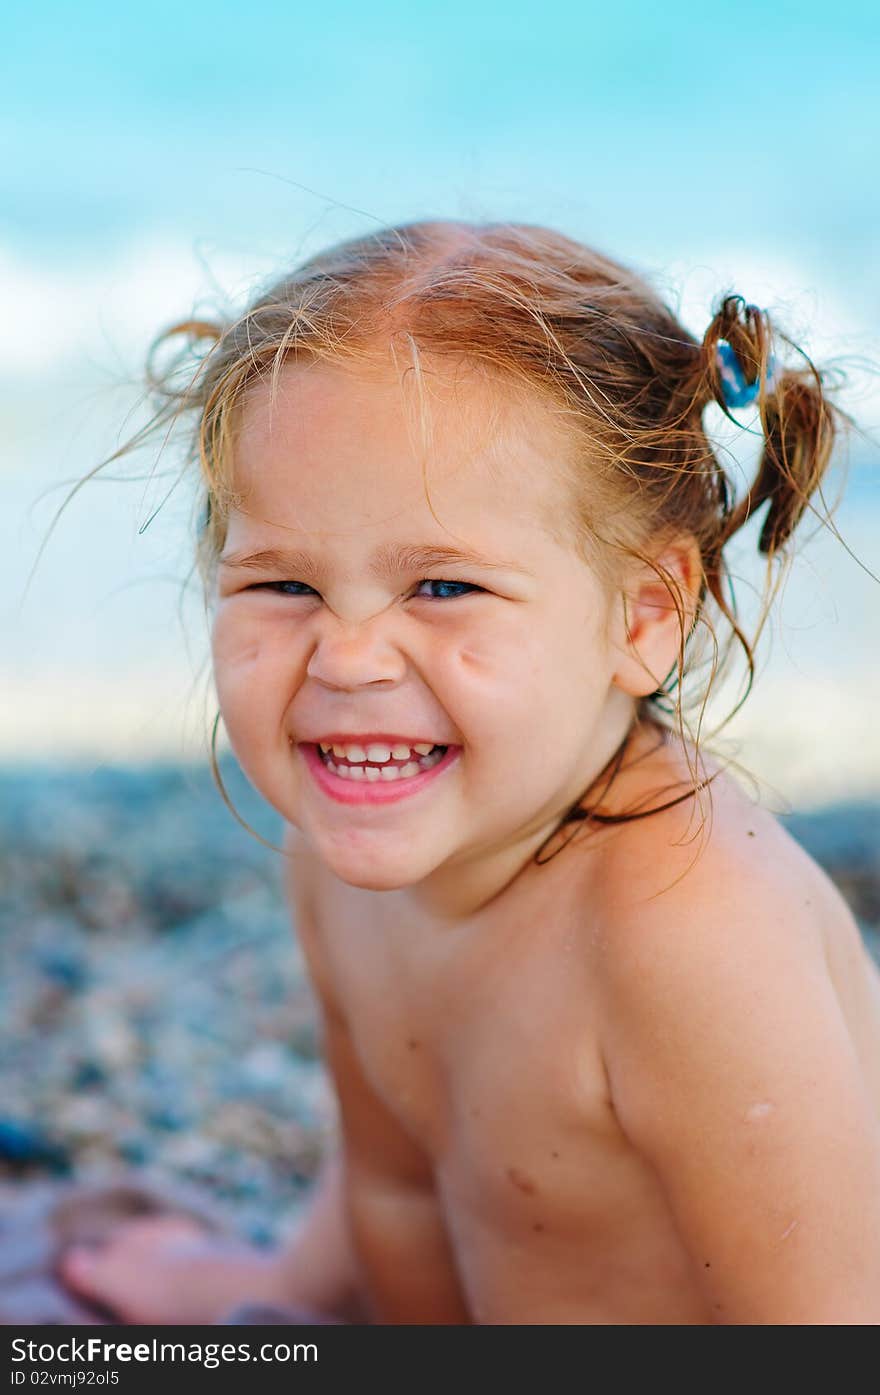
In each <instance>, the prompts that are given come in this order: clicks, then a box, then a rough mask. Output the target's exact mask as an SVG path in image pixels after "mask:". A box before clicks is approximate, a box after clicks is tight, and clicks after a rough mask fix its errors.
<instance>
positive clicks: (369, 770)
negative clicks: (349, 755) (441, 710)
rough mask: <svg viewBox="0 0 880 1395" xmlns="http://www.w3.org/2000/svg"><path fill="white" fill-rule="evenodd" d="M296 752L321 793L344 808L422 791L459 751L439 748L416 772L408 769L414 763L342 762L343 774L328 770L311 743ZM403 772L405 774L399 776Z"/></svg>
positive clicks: (337, 770)
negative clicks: (440, 751) (353, 763)
mask: <svg viewBox="0 0 880 1395" xmlns="http://www.w3.org/2000/svg"><path fill="white" fill-rule="evenodd" d="M298 749H299V750H300V751H301V753H302V756H303V759H304V761H305V764H306V767H307V769H308V771H309V773H310V774H311V776H312V778H313V779H314V782H315V784H316V785H317V786H318V788H319V789H320V790H321V791H322V793H324V794H326V795H329V797H330V798H331V799H334V800H336V801H337V802H338V803H340V804H348V805H371V804H387V803H396V802H397V801H398V800H400V799H406V798H410V797H411V796H413V795H415V794H418V793H420V792H421V791H422V790H424V789H426V788H427V786H428V785H429V784H432V783H433V782H434V781H435V780H436V779H438V778H439V777H440V776H441V775H442V774H443V773H444V772H445V771H446V770H448V769H449V768H450V766H452V765H454V763H455V762H456V761H457V760H458V756H459V753H460V751H461V747H460V746H449V747H446V748H445V749H442V748H441V749H442V754H439V755H438V754H437V753H436V752H432V753H431V756H429V757H425V758H423V759H425V760H426V761H428V765H427V768H426V767H424V766H423V767H422V769H420V770H419V771H418V773H413V772H412V770H411V764H414V762H412V763H411V762H406V763H404V762H398V763H396V764H395V763H394V762H391V761H389V762H388V763H387V764H386V765H384V766H379V765H368V764H366V763H364V764H361V765H360V766H355V765H350V764H348V763H346V764H345V767H344V768H345V770H346V774H344V775H343V774H342V773H340V772H341V770H342V768H343V766H342V764H341V763H340V765H339V766H337V768H336V769H335V770H333V769H331V768H330V765H329V764H327V762H326V761H325V759H324V758H323V757H322V755H321V753H320V751H319V750H318V746H317V744H316V743H315V742H311V741H310V742H300V743H299V748H298ZM331 759H332V758H331ZM334 764H335V762H334ZM403 771H406V772H407V773H406V774H403V773H402V772H403ZM355 772H357V773H355Z"/></svg>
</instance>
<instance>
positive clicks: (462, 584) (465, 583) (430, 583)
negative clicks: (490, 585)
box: [416, 577, 483, 601]
mask: <svg viewBox="0 0 880 1395" xmlns="http://www.w3.org/2000/svg"><path fill="white" fill-rule="evenodd" d="M422 586H459V587H463V588H464V594H465V595H467V593H468V592H469V591H481V590H482V589H483V588H482V587H481V586H474V584H473V583H472V582H470V581H433V580H431V579H429V578H427V577H426V578H425V580H424V581H420V582H419V585H418V586H417V587H416V590H417V591H418V590H419V588H420V587H422ZM459 594H461V593H459ZM423 599H425V600H431V599H433V600H438V601H454V600H456V599H457V597H456V596H454V595H453V596H434V597H433V598H432V597H430V596H426V597H423Z"/></svg>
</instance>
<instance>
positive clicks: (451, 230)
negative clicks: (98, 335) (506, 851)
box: [117, 221, 849, 822]
mask: <svg viewBox="0 0 880 1395" xmlns="http://www.w3.org/2000/svg"><path fill="white" fill-rule="evenodd" d="M177 339H182V341H183V347H182V350H181V351H180V353H179V354H178V355H177V356H176V357H175V358H174V359H173V360H172V361H171V362H170V363H168V364H166V366H165V368H164V369H162V370H160V369H158V368H157V367H156V351H157V350H158V349H159V348H160V347H165V346H167V345H168V344H169V343H172V342H173V341H175V340H177ZM722 340H723V341H726V343H727V344H729V346H730V348H731V350H732V351H733V353H734V354H735V355H736V357H737V359H738V362H739V365H740V367H741V369H742V372H743V375H744V377H745V379H746V381H747V382H757V383H758V385H759V394H758V399H757V406H758V413H759V417H760V423H761V428H762V431H763V438H764V439H763V450H762V454H761V458H760V464H759V467H758V470H757V474H756V476H755V479H754V481H753V482H752V484H751V486H750V487H749V488H748V489H747V490H746V492H745V494H744V496H743V497H742V498H741V499H740V500H738V501H737V500H736V499H735V492H734V490H733V487H732V483H731V480H730V479H729V477H728V475H727V474H726V472H725V469H724V468H723V466H722V464H721V461H720V459H719V457H718V453H717V452H716V450H714V449H713V447H712V445H711V444H710V441H709V438H708V436H707V434H706V432H705V430H704V427H703V421H702V417H703V413H704V411H705V409H706V408H707V407H708V405H709V404H710V403H716V404H718V406H719V407H720V408H721V410H722V411H723V412H725V414H726V415H728V416H729V415H730V413H729V410H728V408H727V405H726V403H725V398H724V392H723V384H722V381H721V378H720V374H719V368H718V360H717V347H718V344H719V341H722ZM401 343H403V344H405V345H406V346H407V352H408V353H409V354H410V355H411V358H412V362H413V364H414V365H415V366H416V367H417V366H418V357H419V355H420V354H429V353H430V354H434V355H439V356H441V357H443V358H448V359H450V360H461V361H465V362H467V363H470V364H475V365H482V366H483V368H484V369H486V370H488V371H491V372H494V373H497V374H498V375H500V377H502V378H504V379H506V380H508V381H510V382H511V383H519V384H522V385H523V386H525V387H527V388H529V389H532V390H537V391H538V392H540V393H541V394H543V395H544V400H545V401H548V400H551V401H552V403H553V404H555V406H556V407H557V408H560V409H561V410H562V413H563V418H564V421H565V423H566V426H567V427H568V429H569V431H570V434H571V439H572V441H573V443H574V445H575V447H576V449H575V452H574V457H573V458H574V461H575V464H574V466H573V468H572V471H571V485H572V490H573V510H572V522H573V525H574V532H573V536H574V537H575V539H576V541H577V543H578V544H579V545H580V546H581V547H582V548H583V551H584V555H585V556H588V557H589V558H590V559H591V561H593V562H594V563H598V564H599V565H600V567H601V568H602V569H603V573H604V575H605V577H606V579H607V580H608V582H609V584H614V580H615V578H616V576H617V575H618V567H619V565H620V564H621V563H622V562H624V561H626V559H632V558H637V559H639V560H640V561H642V562H644V563H646V564H647V565H648V566H650V567H653V569H654V571H655V572H656V573H657V575H658V576H661V577H662V580H663V581H664V582H665V584H666V585H667V587H668V588H669V591H670V595H671V596H672V598H673V600H674V602H675V605H676V609H677V610H678V613H679V618H680V621H681V636H680V645H679V652H678V657H677V660H676V663H675V666H674V668H673V670H672V672H671V674H669V675H667V678H666V680H665V681H664V683H663V684H661V686H660V687H659V688H658V689H657V690H656V691H654V692H652V693H651V694H649V695H648V696H647V697H644V698H642V699H640V701H639V704H638V719H639V720H642V719H645V718H650V719H651V720H653V721H654V722H656V723H658V724H659V725H660V726H662V727H667V726H668V725H669V719H674V720H676V721H677V724H678V729H679V731H680V733H681V735H682V738H683V737H684V715H683V710H682V709H683V704H682V696H681V684H682V680H683V678H684V677H685V675H686V674H687V673H689V672H690V671H691V669H692V668H693V667H696V663H695V660H694V656H695V653H696V651H697V649H698V644H697V637H696V631H697V629H698V627H699V624H702V625H703V626H705V628H706V629H707V631H708V632H709V634H710V635H711V640H712V645H713V649H714V655H713V664H712V671H711V674H710V676H709V680H708V684H707V686H706V690H705V693H704V694H703V696H702V706H703V707H704V706H705V702H706V700H707V698H708V694H709V690H710V688H711V686H712V683H713V681H714V680H715V679H716V678H717V676H718V674H719V673H720V672H721V671H722V670H723V669H724V668H725V667H726V665H727V662H728V659H729V656H730V652H731V649H732V646H733V644H734V642H738V643H739V645H740V646H741V648H742V650H743V652H744V654H745V657H746V662H747V665H748V685H747V687H746V691H745V694H744V695H743V697H742V698H741V699H740V701H739V703H737V705H736V707H735V708H734V709H733V711H732V712H731V713H730V714H729V716H728V718H727V719H726V720H727V721H729V720H730V717H732V716H733V715H734V713H735V712H736V711H738V710H739V707H740V706H741V705H742V703H743V702H744V701H745V698H746V697H747V696H748V693H749V691H750V689H751V686H752V682H753V678H754V669H755V665H754V652H753V645H754V643H755V642H756V639H757V635H759V634H760V632H761V629H762V628H763V625H764V623H765V620H766V616H767V612H768V611H769V608H770V604H771V602H772V599H773V596H774V595H775V588H773V589H771V587H770V584H769V579H770V576H771V570H770V565H769V564H770V563H772V562H773V560H774V559H776V558H778V557H780V556H782V555H784V553H783V550H784V549H785V547H786V544H787V543H788V542H789V539H790V538H791V536H792V533H793V530H794V529H795V527H796V525H797V523H798V521H799V520H800V518H801V517H802V515H803V514H804V513H805V511H806V510H807V509H808V508H812V504H811V500H812V498H813V496H814V495H815V494H816V493H817V492H819V493H820V492H821V491H820V485H821V481H822V479H823V476H824V475H825V472H826V469H827V467H828V464H829V461H830V458H831V454H832V447H833V444H834V441H835V436H836V434H837V432H838V430H839V428H840V426H841V425H842V424H843V422H844V421H845V420H846V421H849V418H848V417H846V414H845V413H843V412H842V411H841V409H840V408H839V407H837V406H833V405H832V404H831V402H830V401H829V398H828V390H829V380H828V375H827V373H822V372H820V371H819V370H818V369H817V368H816V367H815V366H814V365H813V363H812V362H811V361H810V360H809V358H808V357H807V356H806V355H805V354H804V353H803V352H802V351H801V350H799V349H798V348H797V346H796V345H795V344H794V343H793V342H792V341H791V340H789V339H787V338H786V337H785V336H784V335H782V334H781V333H779V332H778V330H776V328H775V327H774V326H773V325H772V324H771V323H770V320H769V317H768V316H767V314H766V313H765V312H763V311H761V310H759V309H757V308H756V307H755V306H752V305H748V304H746V302H745V301H744V300H743V299H742V297H740V296H737V295H732V294H728V295H725V296H723V297H722V298H721V299H720V301H719V302H718V304H717V308H716V311H715V314H714V316H713V318H712V320H711V323H710V324H709V327H708V329H707V330H706V333H705V335H704V337H703V339H702V340H698V339H696V338H694V337H693V336H692V335H691V334H690V333H689V332H688V331H687V330H686V329H685V328H684V327H683V326H682V325H681V323H680V322H679V320H678V319H677V318H676V316H675V315H674V314H673V312H672V311H671V310H670V308H669V307H668V306H667V305H666V304H665V303H664V302H663V300H662V299H661V297H660V296H659V295H658V294H657V293H656V292H655V291H654V290H653V289H652V288H651V287H650V286H649V285H648V284H647V282H646V281H644V280H643V279H642V278H641V277H640V276H638V275H637V274H636V273H634V272H633V271H631V270H629V269H627V268H626V267H624V266H621V265H619V264H618V263H617V262H615V261H612V260H610V259H609V258H608V257H606V256H603V255H602V254H600V253H599V252H596V251H593V250H591V249H590V248H588V247H585V246H583V245H581V244H580V243H578V242H575V241H573V240H572V239H570V238H568V237H565V236H563V235H562V234H560V233H557V232H554V231H551V230H549V229H546V228H542V227H534V226H529V225H523V224H512V223H487V224H481V225H478V224H471V223H460V222H454V223H453V222H441V221H433V222H416V223H409V224H405V225H401V226H398V227H391V228H387V229H383V230H381V231H380V232H378V233H372V234H370V235H368V236H364V237H359V238H355V239H352V240H349V241H346V242H343V243H341V244H339V245H337V246H334V247H331V248H330V249H328V250H326V251H324V252H322V253H320V254H319V255H317V256H315V257H312V258H310V259H309V260H307V261H305V262H303V263H302V264H301V265H300V266H298V267H297V268H296V269H294V270H293V271H291V272H289V273H288V274H285V275H284V276H282V277H280V278H279V279H277V280H275V281H274V283H273V284H271V285H270V286H269V287H268V289H265V290H263V291H262V292H261V293H260V294H258V295H257V296H255V297H254V299H253V300H252V302H251V303H250V304H249V305H248V307H247V308H246V309H245V311H244V312H243V313H242V314H241V315H240V316H238V317H237V318H235V319H232V320H230V321H228V322H221V321H216V322H215V321H207V320H186V321H183V322H181V323H178V324H175V325H172V326H171V327H170V328H169V329H167V330H166V331H164V333H163V334H161V335H160V336H159V338H158V339H157V340H156V342H155V344H154V345H153V349H152V350H151V355H150V360H149V364H148V382H149V386H150V388H151V389H152V390H153V391H154V392H155V393H156V394H157V396H158V409H157V412H156V415H155V417H154V418H153V420H152V421H151V423H150V426H149V431H154V430H158V429H162V428H165V427H167V426H170V425H171V424H172V423H173V422H175V421H176V420H177V419H178V418H180V417H183V418H188V419H190V420H191V421H192V422H193V430H192V434H191V438H190V441H191V450H190V456H191V459H192V460H193V462H195V461H196V460H197V461H198V462H199V467H200V470H201V478H202V488H203V498H202V506H203V512H202V520H203V523H202V528H201V532H200V536H199V541H198V561H199V566H200V570H201V574H202V578H203V581H204V582H205V583H206V584H207V582H208V581H209V579H210V577H211V574H212V570H213V566H214V564H215V562H216V559H217V557H218V555H219V551H220V549H221V547H222V545H223V541H224V537H225V528H226V520H227V517H228V510H229V507H230V505H231V504H232V503H234V502H235V493H234V489H233V477H232V459H233V448H234V432H235V426H236V422H237V419H238V414H239V412H240V409H241V407H242V405H243V404H244V402H245V400H246V398H247V395H248V393H249V392H250V391H251V390H252V389H253V388H254V387H255V386H256V385H257V384H258V383H263V382H265V381H266V380H267V379H268V380H269V381H270V383H272V384H273V385H277V382H278V375H279V373H280V371H281V369H282V368H283V367H284V365H285V364H288V363H291V362H293V361H297V362H299V361H324V362H331V363H333V362H335V363H350V364H352V365H357V364H365V363H366V362H367V361H368V360H370V359H372V360H374V361H375V358H376V354H377V350H378V351H380V352H381V351H382V350H383V349H384V348H387V347H389V346H390V347H391V352H392V354H393V353H394V345H395V344H401ZM199 345H201V352H199V351H198V346H199ZM206 345H207V346H208V347H207V351H205V346H206ZM193 354H195V363H194V367H193V370H192V371H191V372H189V373H188V374H185V381H184V382H183V385H182V386H181V378H180V374H181V369H182V368H185V367H186V365H187V364H192V362H193V358H192V355H193ZM771 354H772V355H773V356H774V358H775V360H776V362H777V364H778V368H777V370H776V371H775V372H774V374H773V376H772V381H771V380H770V374H769V371H768V370H769V365H770V359H771ZM143 439H144V433H143V432H142V433H140V434H139V436H138V438H136V441H135V442H134V443H132V444H139V443H140V442H141V441H142V440H143ZM123 449H125V448H123ZM119 453H121V452H119ZM119 453H117V454H119ZM765 504H766V505H767V512H766V515H765V517H764V519H763V523H762V526H761V530H760V535H759V538H758V550H759V552H760V553H761V554H763V556H764V557H766V558H767V560H768V573H767V575H768V585H767V587H766V588H765V597H764V605H763V609H762V611H761V615H760V617H759V622H758V627H757V633H756V635H755V636H754V637H753V639H752V640H751V641H750V640H749V638H748V637H747V636H746V634H745V633H744V632H743V630H742V628H741V626H740V624H739V621H738V618H737V611H736V600H735V595H734V592H733V587H732V583H731V578H730V576H729V574H728V570H727V567H726V563H725V555H724V549H725V547H726V546H727V544H728V542H729V541H730V539H731V538H732V537H733V535H734V534H735V533H737V532H738V531H739V529H741V528H742V527H743V525H744V524H745V523H746V521H747V520H748V519H749V518H751V517H752V516H753V515H754V514H755V513H756V512H757V511H758V510H759V509H760V508H761V507H762V506H764V505H765ZM813 511H814V512H815V510H813ZM666 534H670V535H681V534H689V535H691V536H692V537H693V538H694V539H695V540H696V542H697V544H698V547H699V552H700V558H701V562H702V584H701V588H700V596H699V606H698V611H697V615H696V617H695V618H694V620H693V623H691V624H690V627H688V626H687V625H686V623H685V606H684V602H683V597H682V594H681V592H680V589H679V588H678V585H677V583H676V580H675V578H674V577H673V576H672V575H671V574H670V573H669V572H668V571H666V570H665V569H664V568H662V567H661V566H660V565H659V563H657V562H656V561H655V560H654V557H653V555H652V551H655V550H656V549H653V550H652V549H651V548H650V547H649V546H648V544H649V543H650V542H651V540H652V539H653V540H654V541H655V542H656V540H657V539H658V538H659V537H661V536H664V535H666ZM779 579H780V580H781V577H780V578H779ZM778 584H779V583H778V581H777V586H778ZM712 605H714V607H715V608H716V609H717V612H718V615H719V616H720V618H721V620H722V621H723V622H724V623H725V624H726V626H727V628H728V635H727V639H726V642H725V644H724V645H723V646H720V645H719V643H718V639H717V635H716V632H715V628H714V625H713V623H712V620H711V617H710V614H709V610H710V608H711V606H712ZM686 631H687V632H686ZM676 688H677V689H678V695H677V697H675V698H674V697H673V695H674V692H675V689H676ZM673 704H674V705H673ZM725 724H726V723H725ZM215 732H216V723H215ZM697 743H698V738H697ZM212 750H213V744H212ZM697 752H698V753H699V745H698V744H697ZM618 754H622V748H621V751H620V752H619V753H618ZM213 763H214V766H215V770H216V758H214V762H213ZM609 764H610V763H609ZM607 768H608V767H606V769H607ZM602 773H603V774H604V772H602ZM613 774H614V771H612V778H613ZM706 783H708V782H706ZM609 787H610V785H609V784H606V792H607V788H609ZM701 787H702V786H696V788H701ZM591 788H592V786H591ZM693 792H694V791H690V792H689V793H693ZM685 797H687V796H682V798H685ZM671 802H672V803H677V802H679V801H678V800H674V801H671ZM666 807H669V805H661V806H659V807H658V808H655V809H648V810H643V811H641V812H638V813H630V814H626V813H624V814H617V815H603V814H602V813H601V811H600V810H599V809H598V807H596V808H593V809H591V810H583V809H581V808H579V807H578V806H575V808H573V809H572V810H570V811H569V813H568V814H567V815H566V820H568V819H577V818H583V817H585V816H587V817H590V818H594V819H596V820H598V821H611V822H618V821H622V820H625V819H627V818H631V817H639V818H641V817H646V816H647V815H648V814H651V813H656V812H659V808H666ZM566 820H564V821H563V822H565V821H566Z"/></svg>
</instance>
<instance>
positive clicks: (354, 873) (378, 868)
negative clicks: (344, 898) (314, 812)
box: [318, 842, 437, 891]
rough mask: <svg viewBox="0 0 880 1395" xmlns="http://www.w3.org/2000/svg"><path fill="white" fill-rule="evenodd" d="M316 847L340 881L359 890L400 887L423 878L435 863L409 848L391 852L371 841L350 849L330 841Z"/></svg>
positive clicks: (398, 888)
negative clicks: (416, 855)
mask: <svg viewBox="0 0 880 1395" xmlns="http://www.w3.org/2000/svg"><path fill="white" fill-rule="evenodd" d="M318 850H319V853H320V856H321V857H322V858H323V860H324V861H325V862H326V864H327V866H328V867H329V868H330V870H331V871H332V872H333V874H334V875H335V876H337V877H338V878H339V880H340V881H341V882H345V883H346V885H347V886H356V887H360V888H361V889H362V890H363V891H400V890H402V889H403V888H404V887H407V886H413V885H415V884H416V883H417V882H420V881H422V880H424V878H425V877H427V876H429V875H430V873H431V872H432V871H434V869H435V867H436V866H437V863H436V862H435V861H433V860H426V859H425V858H424V857H422V858H417V857H415V856H414V855H413V853H412V851H411V850H410V849H405V850H404V851H402V852H398V853H397V854H394V853H393V852H392V851H391V850H390V849H384V850H383V848H382V847H381V845H380V844H379V845H377V844H375V843H374V844H372V845H371V846H369V847H358V848H356V849H353V848H352V847H351V846H350V845H340V844H339V843H337V842H332V843H330V844H329V845H328V844H325V845H323V846H320V847H319V849H318Z"/></svg>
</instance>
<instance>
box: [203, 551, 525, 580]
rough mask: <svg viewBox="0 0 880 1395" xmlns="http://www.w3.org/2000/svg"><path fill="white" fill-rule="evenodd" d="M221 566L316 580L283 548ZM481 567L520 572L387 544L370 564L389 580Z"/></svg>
mask: <svg viewBox="0 0 880 1395" xmlns="http://www.w3.org/2000/svg"><path fill="white" fill-rule="evenodd" d="M219 561H220V565H221V566H223V567H228V568H230V569H232V570H239V569H240V570H242V571H261V570H266V571H284V572H292V573H294V574H296V575H297V576H303V577H308V578H309V579H311V580H313V581H314V580H316V579H317V577H318V575H319V572H320V568H319V566H318V564H317V563H316V562H315V560H314V558H312V557H311V556H310V555H309V553H307V552H300V551H296V550H295V551H292V552H291V551H287V550H285V549H284V548H277V547H267V548H262V549H261V550H260V551H258V552H244V551H243V552H230V553H229V554H228V555H227V556H221V557H220V559H219ZM462 564H463V565H465V566H470V567H482V568H484V569H486V570H489V571H514V570H517V571H518V570H520V568H518V567H516V566H515V565H514V564H513V563H512V562H495V561H492V560H491V559H490V558H488V557H481V556H480V555H479V554H478V553H476V552H470V551H466V550H465V551H462V550H460V549H459V548H455V547H432V546H428V545H423V546H419V547H395V546H393V545H392V544H389V543H386V544H384V545H383V546H382V547H379V548H377V549H376V551H375V553H374V554H373V557H372V560H371V562H370V571H371V573H372V574H373V575H374V576H381V577H388V576H393V575H394V574H395V573H396V572H415V571H421V570H422V569H423V568H428V567H437V566H446V565H453V566H456V565H458V566H461V565H462Z"/></svg>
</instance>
